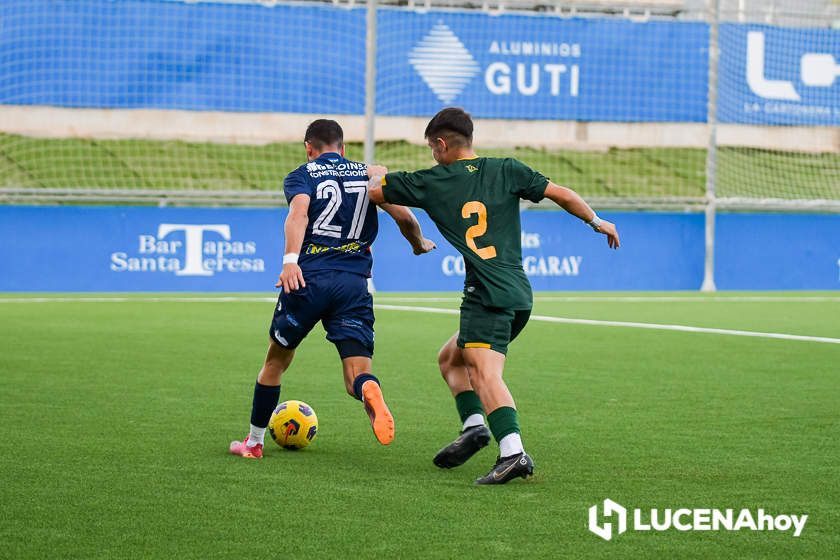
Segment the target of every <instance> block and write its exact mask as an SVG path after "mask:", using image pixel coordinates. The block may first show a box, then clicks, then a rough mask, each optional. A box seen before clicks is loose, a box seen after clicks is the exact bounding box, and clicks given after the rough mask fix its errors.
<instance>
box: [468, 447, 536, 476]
mask: <svg viewBox="0 0 840 560" xmlns="http://www.w3.org/2000/svg"><path fill="white" fill-rule="evenodd" d="M532 474H534V460H533V459H531V457H530V456H529V455H528V454H527V453H525V452H524V451H523V452H522V453H518V454H516V455H511V456H509V457H499V458H498V459H496V464H495V465H493V468H492V469H490V472H489V473H487V474H486V475H484V476H482V477H481V478H477V479H476V481H475V483H476V484H505V483H506V482H509V481H511V480H513V479H514V478H519V477H521V478H528V477H529V476H531V475H532Z"/></svg>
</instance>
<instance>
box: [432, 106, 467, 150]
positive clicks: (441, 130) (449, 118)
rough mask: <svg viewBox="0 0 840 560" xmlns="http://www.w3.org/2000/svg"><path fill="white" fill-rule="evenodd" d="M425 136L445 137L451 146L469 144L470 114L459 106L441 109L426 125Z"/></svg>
mask: <svg viewBox="0 0 840 560" xmlns="http://www.w3.org/2000/svg"><path fill="white" fill-rule="evenodd" d="M423 135H424V136H425V137H426V138H445V139H446V141H447V143H449V144H452V145H453V146H456V145H462V146H471V145H472V138H473V122H472V118H471V117H470V114H469V113H467V112H466V111H464V110H463V109H461V108H460V107H447V108H446V109H441V110H440V111H439V112H438V114H437V115H435V116H434V117H432V120H430V121H429V124H428V125H426V132H424V133H423Z"/></svg>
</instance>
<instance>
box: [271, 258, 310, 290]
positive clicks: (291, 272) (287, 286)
mask: <svg viewBox="0 0 840 560" xmlns="http://www.w3.org/2000/svg"><path fill="white" fill-rule="evenodd" d="M274 287H275V288H283V291H284V292H286V293H287V294H288V293H289V292H294V291H295V290H298V289H300V288H305V287H306V282H304V280H303V271H302V270H301V269H300V267H299V266H298V265H297V263H288V264H284V265H283V272H281V273H280V278H279V279H278V280H277V283H276V284H275V285H274Z"/></svg>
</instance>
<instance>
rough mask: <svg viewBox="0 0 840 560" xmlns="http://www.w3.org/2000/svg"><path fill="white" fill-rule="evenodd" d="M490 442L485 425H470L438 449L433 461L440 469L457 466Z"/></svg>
mask: <svg viewBox="0 0 840 560" xmlns="http://www.w3.org/2000/svg"><path fill="white" fill-rule="evenodd" d="M488 443H490V430H488V429H487V426H471V427H469V428H467V429H466V430H464V431H462V432H461V435H459V436H458V438H457V439H456V440H455V441H453V442H452V443H450V444H449V445H447V446H446V447H444V448H443V449H441V450H440V451H438V453H437V455H435V458H434V463H435V465H437V466H438V467H440V468H442V469H451V468H453V467H459V466H461V465H463V464H464V463H466V462H467V460H468V459H469V458H470V457H472V456H473V455H475V454H476V453H478V451H479V450H480V449H481V448H482V447H487V444H488Z"/></svg>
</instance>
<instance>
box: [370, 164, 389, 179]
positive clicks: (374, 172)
mask: <svg viewBox="0 0 840 560" xmlns="http://www.w3.org/2000/svg"><path fill="white" fill-rule="evenodd" d="M367 174H368V178H372V177H377V176H378V177H384V176H385V175H387V174H388V168H387V167H385V166H384V165H368V167H367Z"/></svg>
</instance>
